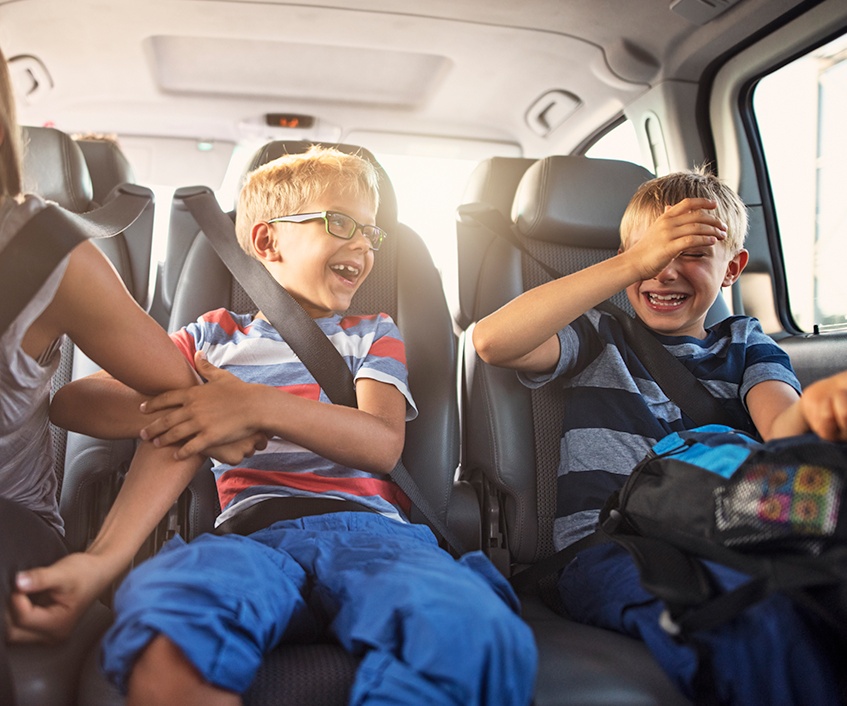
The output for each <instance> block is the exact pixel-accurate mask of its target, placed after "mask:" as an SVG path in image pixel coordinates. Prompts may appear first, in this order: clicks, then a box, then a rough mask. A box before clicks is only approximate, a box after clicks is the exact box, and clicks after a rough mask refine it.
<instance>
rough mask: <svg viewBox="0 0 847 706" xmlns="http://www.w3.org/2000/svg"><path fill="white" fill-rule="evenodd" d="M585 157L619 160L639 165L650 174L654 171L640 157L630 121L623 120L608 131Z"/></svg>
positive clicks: (649, 161) (636, 138) (649, 163)
mask: <svg viewBox="0 0 847 706" xmlns="http://www.w3.org/2000/svg"><path fill="white" fill-rule="evenodd" d="M585 156H586V157H594V158H595V159H621V160H624V161H625V162H633V163H634V164H640V165H641V166H642V167H644V168H645V169H647V170H649V171H651V172H654V173H655V171H656V168H655V166H654V165H653V163H652V161H651V160H649V159H644V157H643V156H642V154H641V147H640V146H639V144H638V135H637V134H636V132H635V126H634V125H633V124H632V121H630V120H624V121H623V122H622V123H620V125H617V126H615V127H614V128H612V129H611V130H609V131H608V132H607V133H606V134H605V135H603V136H602V137H601V138H600V139H599V140H597V142H595V143H594V144H593V145H591V147H589V148H588V150H587V151H586V153H585Z"/></svg>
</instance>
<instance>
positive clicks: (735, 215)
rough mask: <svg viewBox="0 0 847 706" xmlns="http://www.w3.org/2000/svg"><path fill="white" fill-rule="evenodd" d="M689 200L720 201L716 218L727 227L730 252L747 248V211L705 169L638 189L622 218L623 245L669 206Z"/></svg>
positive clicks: (683, 172)
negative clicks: (745, 242) (745, 245)
mask: <svg viewBox="0 0 847 706" xmlns="http://www.w3.org/2000/svg"><path fill="white" fill-rule="evenodd" d="M687 198H705V199H712V200H713V201H716V202H717V204H718V205H717V208H716V209H715V211H714V215H715V216H717V217H718V218H720V219H721V220H722V221H723V222H724V223H725V224H726V228H727V237H726V241H725V242H726V247H727V251H728V252H729V253H730V255H733V256H734V255H735V254H736V253H738V251H739V250H741V249H742V248H743V247H744V239H745V238H746V237H747V208H746V207H745V206H744V202H743V201H742V200H741V198H740V197H739V196H738V194H736V193H735V192H734V191H733V190H732V189H731V188H729V187H728V186H727V185H726V184H725V183H724V182H723V181H721V180H720V179H719V178H718V177H716V176H715V175H714V174H712V173H711V172H709V171H708V169H706V168H705V167H700V168H698V169H694V170H691V171H682V172H674V173H672V174H667V175H665V176H661V177H657V178H656V179H651V180H650V181H647V182H645V183H643V184H642V185H641V186H640V187H638V191H636V192H635V195H634V196H633V197H632V199H631V200H630V202H629V205H628V206H627V207H626V211H624V214H623V218H622V219H621V227H620V231H621V246H622V247H626V241H627V239H628V238H629V236H630V235H631V234H632V233H633V231H636V230H641V229H644V228H647V227H648V226H649V225H650V224H651V223H652V222H653V221H655V220H656V219H657V218H658V217H659V216H661V215H662V213H664V211H665V207H667V206H673V205H674V204H677V203H679V202H680V201H682V200H683V199H687Z"/></svg>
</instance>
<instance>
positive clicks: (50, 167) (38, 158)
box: [22, 127, 93, 213]
mask: <svg viewBox="0 0 847 706" xmlns="http://www.w3.org/2000/svg"><path fill="white" fill-rule="evenodd" d="M22 137H23V144H24V154H23V177H24V191H29V192H32V193H35V194H38V195H39V196H41V197H42V198H45V199H47V200H48V201H55V202H56V203H58V204H59V205H60V206H62V207H63V208H66V209H68V210H69V211H74V212H76V213H84V212H86V211H90V210H91V208H92V204H91V199H92V196H93V194H92V186H91V176H90V175H89V173H88V166H87V165H86V163H85V157H84V156H83V154H82V150H81V149H80V148H79V145H77V144H76V142H74V141H73V140H72V139H71V137H70V136H69V135H66V134H65V133H64V132H61V131H60V130H56V129H54V128H50V127H26V128H24V129H23V136H22Z"/></svg>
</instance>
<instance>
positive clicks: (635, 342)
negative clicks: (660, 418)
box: [459, 203, 735, 427]
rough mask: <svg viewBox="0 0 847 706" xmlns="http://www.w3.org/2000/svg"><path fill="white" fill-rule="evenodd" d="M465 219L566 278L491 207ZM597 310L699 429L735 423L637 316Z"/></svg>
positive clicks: (463, 214) (471, 209)
mask: <svg viewBox="0 0 847 706" xmlns="http://www.w3.org/2000/svg"><path fill="white" fill-rule="evenodd" d="M459 217H460V219H461V220H471V221H474V222H476V223H477V224H479V225H481V226H482V227H483V228H485V229H487V230H488V231H489V232H491V233H493V234H494V235H497V236H499V237H501V238H503V239H504V240H506V241H507V242H509V243H511V244H512V245H514V246H515V247H516V248H518V250H520V251H521V252H522V253H523V254H525V255H526V256H527V257H529V258H530V259H531V260H534V261H535V262H536V263H538V265H539V266H540V267H541V268H542V269H543V270H544V271H545V272H546V273H547V274H548V275H550V277H552V278H553V279H559V278H561V277H563V276H564V275H563V274H562V273H561V272H558V271H557V270H555V269H554V268H552V267H550V266H549V265H547V263H545V262H542V261H541V260H539V259H538V258H537V257H535V256H534V255H533V254H532V253H531V252H529V250H527V248H526V246H525V245H524V244H523V242H521V240H520V238H519V237H518V235H517V233H515V231H514V229H513V227H512V224H511V223H510V222H509V221H508V220H506V217H505V216H504V215H503V214H502V213H500V211H498V210H497V209H495V208H492V207H491V206H489V205H488V204H483V203H474V204H466V205H464V206H460V207H459ZM594 308H595V309H599V310H600V311H604V312H606V313H607V314H610V315H611V316H613V317H614V318H615V319H616V320H617V321H618V323H619V324H620V325H621V328H622V329H623V331H624V335H625V336H626V340H627V343H629V345H630V346H631V347H632V349H633V350H634V351H635V352H636V353H637V354H638V359H639V360H640V361H641V363H642V365H644V367H645V368H646V369H647V372H649V373H650V375H651V376H652V377H653V380H654V381H655V382H656V384H657V385H659V387H660V388H661V389H662V390H663V391H664V393H665V394H666V395H667V396H668V398H669V399H670V400H672V401H673V402H674V403H675V404H676V405H677V407H679V408H680V409H681V410H682V411H683V412H684V413H685V415H686V416H687V417H688V418H689V419H691V420H692V421H693V422H694V423H695V424H696V425H697V426H703V425H705V424H725V425H726V426H729V427H734V426H735V424H734V422H733V420H732V419H731V418H730V416H729V414H728V413H727V412H726V410H725V409H724V408H723V406H722V405H721V403H720V402H719V401H718V400H717V398H716V397H715V396H714V395H712V393H711V392H709V391H708V389H706V387H705V386H704V385H703V383H702V382H700V380H698V379H697V378H696V377H695V376H694V374H693V373H692V372H691V371H690V370H689V369H688V368H686V367H685V365H683V364H682V363H681V362H680V361H679V360H677V358H675V357H674V355H673V354H672V353H671V352H670V351H669V350H668V349H667V348H665V347H664V346H663V345H662V344H661V343H659V341H658V340H656V337H655V336H653V334H652V333H651V332H650V331H649V329H647V327H646V326H645V325H644V324H643V323H642V322H641V320H640V319H638V318H637V317H635V318H634V317H632V316H630V315H629V314H627V313H626V312H625V311H624V310H623V309H621V308H620V307H618V306H616V305H615V304H613V303H612V302H611V301H608V300H607V301H605V302H601V303H600V304H598V305H597V306H595V307H594Z"/></svg>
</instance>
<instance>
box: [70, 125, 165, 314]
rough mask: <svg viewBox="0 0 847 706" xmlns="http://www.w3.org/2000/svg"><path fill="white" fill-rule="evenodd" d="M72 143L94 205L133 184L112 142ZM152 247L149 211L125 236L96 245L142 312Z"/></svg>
mask: <svg viewBox="0 0 847 706" xmlns="http://www.w3.org/2000/svg"><path fill="white" fill-rule="evenodd" d="M75 142H76V144H77V145H79V148H80V149H81V150H82V154H83V156H84V157H85V163H86V165H87V167H88V173H89V174H90V176H91V186H92V201H93V202H94V204H95V205H97V206H102V205H103V204H104V203H106V202H108V201H109V197H110V194H111V193H112V190H113V189H114V188H115V187H116V186H119V185H120V184H134V183H136V180H135V173H134V172H133V169H132V166H131V165H130V163H129V160H128V159H127V158H126V155H125V154H124V153H123V152H122V151H121V148H120V146H119V145H118V143H117V142H116V141H115V140H112V139H108V138H102V139H100V138H98V139H94V138H78V139H76V140H75ZM152 245H153V212H152V210H151V211H150V212H148V213H144V214H142V216H141V218H140V219H139V220H138V221H136V222H135V223H134V224H133V225H132V226H130V228H129V229H128V230H127V231H126V232H125V233H120V234H118V235H117V236H115V237H114V238H108V239H107V240H104V241H102V242H98V243H97V246H98V247H99V248H100V249H101V250H102V251H103V253H104V254H105V255H106V257H108V258H109V259H110V260H111V261H112V263H113V264H114V265H115V267H116V268H117V269H118V272H119V273H120V275H121V278H122V279H123V280H124V283H125V284H126V286H127V289H129V291H130V293H131V294H132V296H133V297H134V298H135V300H136V301H137V302H138V303H139V304H140V305H141V306H142V307H144V308H145V309H146V308H147V307H148V298H149V286H150V266H151V257H152V251H151V249H152Z"/></svg>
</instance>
